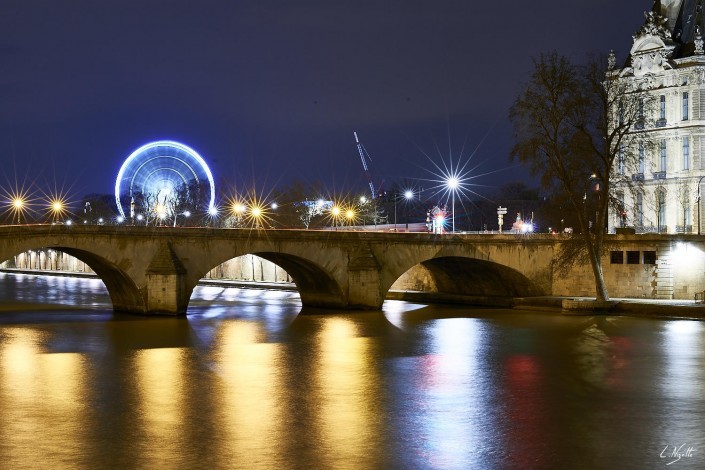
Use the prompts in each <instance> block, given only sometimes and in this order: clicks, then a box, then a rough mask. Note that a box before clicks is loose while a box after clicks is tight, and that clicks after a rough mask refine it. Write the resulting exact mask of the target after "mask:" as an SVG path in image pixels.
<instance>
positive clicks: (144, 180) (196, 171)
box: [115, 140, 215, 218]
mask: <svg viewBox="0 0 705 470" xmlns="http://www.w3.org/2000/svg"><path fill="white" fill-rule="evenodd" d="M115 202H116V203H117V208H118V211H119V212H120V215H121V216H122V217H128V216H129V217H130V218H134V217H135V214H136V213H138V214H139V213H140V212H142V211H149V210H152V209H153V208H154V207H157V206H159V207H169V209H168V210H169V211H170V212H171V211H175V210H177V209H176V208H177V207H179V208H181V209H184V208H188V209H190V210H198V209H202V210H212V209H213V208H214V206H215V185H214V183H213V175H212V174H211V171H210V169H209V168H208V165H207V164H206V162H205V161H204V160H203V158H201V156H200V155H199V154H198V153H196V151H195V150H193V149H192V148H190V147H187V146H186V145H183V144H180V143H178V142H172V141H168V140H161V141H158V142H152V143H149V144H147V145H143V146H142V147H140V148H138V149H137V150H135V151H134V152H132V154H131V155H130V156H129V157H127V159H126V160H125V163H123V164H122V167H121V168H120V172H119V173H118V176H117V179H116V180H115Z"/></svg>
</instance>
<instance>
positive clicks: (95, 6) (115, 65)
mask: <svg viewBox="0 0 705 470" xmlns="http://www.w3.org/2000/svg"><path fill="white" fill-rule="evenodd" d="M651 4H652V2H651V1H650V0H619V1H615V0H544V1H539V2H528V1H526V0H506V1H493V0H487V1H485V2H480V1H468V0H457V1H456V0H436V1H431V0H391V1H390V0H374V1H366V0H363V1H355V2H351V1H337V0H308V1H291V0H281V1H279V0H276V1H267V0H262V1H237V0H231V1H225V0H223V1H214V0H199V1H194V0H120V1H114V0H101V1H95V0H63V1H61V0H60V1H56V0H44V1H40V0H3V1H2V2H1V3H0V158H1V159H2V163H3V164H2V172H4V175H1V176H2V178H1V179H0V185H2V184H5V181H6V180H7V179H10V180H12V179H14V175H13V167H15V168H16V170H17V174H18V177H19V178H20V179H22V178H24V177H25V175H28V176H29V178H30V179H34V178H36V179H37V182H38V183H39V184H40V185H43V184H44V183H45V182H47V181H48V182H50V183H51V184H54V181H56V182H57V183H58V184H59V185H67V186H69V185H70V186H72V191H73V192H74V193H75V194H77V195H82V194H85V193H88V192H104V193H110V192H111V191H112V188H113V185H114V178H115V176H116V175H117V172H118V170H119V168H120V165H121V164H122V161H123V160H124V159H125V158H126V157H127V155H129V154H130V153H131V152H132V151H133V150H134V149H136V148H137V147H139V146H141V145H142V144H144V143H146V142H148V141H151V140H158V139H173V140H178V141H181V142H183V143H185V144H187V145H189V146H191V147H193V148H194V149H196V150H197V151H198V152H199V153H200V154H201V155H202V156H203V157H204V158H205V160H206V161H207V162H208V163H209V164H210V165H211V168H212V170H213V173H214V174H215V177H216V183H217V184H220V186H222V183H223V182H225V181H227V182H228V183H237V184H238V186H242V185H243V184H245V185H247V184H249V182H250V181H253V180H256V181H257V182H258V185H259V186H261V187H262V186H266V187H269V186H272V185H275V184H278V183H282V182H284V183H285V182H288V181H290V180H293V179H304V180H310V181H315V180H320V181H324V182H330V185H331V187H333V186H335V189H338V190H342V189H346V190H353V189H357V190H359V191H360V192H362V191H364V190H365V188H366V183H365V179H364V176H363V173H362V167H361V163H360V160H359V157H358V155H357V150H356V148H355V143H354V140H353V134H352V133H353V131H357V132H358V134H359V135H360V137H361V139H362V141H363V142H364V144H365V146H366V148H367V149H368V151H369V152H370V153H371V154H372V156H373V159H374V160H373V163H372V172H373V176H374V179H375V180H376V181H379V180H381V179H385V180H386V181H387V182H390V181H395V180H401V179H404V178H427V177H428V176H429V174H428V172H427V171H426V170H425V169H426V168H429V169H430V168H432V163H431V162H430V161H428V159H427V158H426V157H425V156H424V155H423V152H426V153H428V154H429V155H430V156H431V157H433V159H434V160H436V162H437V163H439V159H440V157H439V150H440V153H442V154H443V155H444V157H445V159H446V161H447V160H448V158H449V155H450V154H451V153H452V155H453V158H454V159H457V158H458V157H459V154H460V150H461V147H462V146H463V143H464V142H465V141H466V139H467V143H466V147H465V153H464V155H463V158H464V159H467V158H468V157H469V154H470V153H471V151H472V150H474V149H475V148H476V147H477V146H478V145H479V147H478V148H477V152H476V153H475V155H474V156H473V157H472V163H471V166H472V167H474V166H479V168H477V170H475V173H476V174H483V173H489V172H494V171H497V170H498V172H496V173H492V174H491V175H489V176H485V177H479V178H478V179H477V180H476V181H477V182H478V183H481V184H485V185H489V186H490V187H489V188H479V189H478V192H481V193H485V192H492V191H493V188H492V186H497V185H500V184H502V183H504V182H506V181H509V180H515V179H518V178H527V175H526V170H524V169H522V168H513V169H510V170H507V167H509V166H510V162H509V158H508V153H509V148H510V146H511V129H510V127H509V124H508V120H507V109H508V107H509V106H510V105H511V103H512V102H513V100H514V99H515V97H516V96H517V94H518V92H519V91H520V89H521V86H522V83H523V82H524V80H525V76H526V74H527V73H528V71H529V70H530V69H531V57H532V56H536V55H537V54H539V53H541V52H550V51H551V50H554V49H555V50H557V51H559V52H561V53H564V54H567V55H570V56H572V57H575V58H578V59H580V58H582V57H584V56H585V54H587V53H589V52H600V53H605V54H606V53H607V52H609V49H611V48H613V49H615V51H616V52H617V54H618V57H619V58H620V60H622V59H623V58H624V57H625V55H626V54H627V53H628V51H629V48H630V47H631V35H632V34H633V33H634V32H635V31H636V30H637V29H638V28H639V26H640V25H641V24H642V23H643V12H644V11H645V10H648V9H650V7H651ZM483 137H486V138H485V140H484V142H482V144H481V145H480V143H481V141H482V139H483ZM449 142H450V144H451V152H449ZM426 185H428V183H426ZM219 189H220V188H219Z"/></svg>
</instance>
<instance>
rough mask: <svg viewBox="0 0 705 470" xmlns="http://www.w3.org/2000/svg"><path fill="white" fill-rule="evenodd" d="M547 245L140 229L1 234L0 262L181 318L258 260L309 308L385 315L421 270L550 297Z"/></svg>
mask: <svg viewBox="0 0 705 470" xmlns="http://www.w3.org/2000/svg"><path fill="white" fill-rule="evenodd" d="M554 245H555V244H554V241H553V240H552V239H551V237H550V236H548V235H546V236H532V237H531V238H526V237H518V236H516V235H461V234H453V235H448V234H445V235H433V234H427V233H388V232H386V233H385V232H349V231H337V232H336V231H313V230H250V229H212V228H172V227H135V226H79V225H74V226H66V225H26V226H21V225H20V226H3V227H0V260H7V259H10V258H12V257H13V256H14V255H16V254H18V253H21V252H24V251H27V250H30V249H32V250H36V249H40V248H47V249H48V248H51V249H56V250H60V251H63V252H65V253H67V254H69V255H71V256H75V257H76V258H78V259H80V260H81V261H83V262H85V263H86V264H87V265H88V266H90V267H91V268H92V269H93V270H94V271H95V273H96V274H97V275H98V276H99V277H100V278H101V279H102V280H103V282H104V283H105V286H106V287H107V289H108V292H109V293H110V297H111V300H112V303H113V308H114V310H116V311H124V312H134V313H166V314H182V313H185V312H186V308H187V305H188V301H189V298H190V296H191V293H192V291H193V289H194V287H195V286H196V284H197V283H198V282H199V280H200V279H201V278H202V277H203V276H204V275H205V274H206V273H207V272H208V271H209V270H211V269H212V268H214V267H215V266H218V265H219V264H221V263H223V262H224V261H227V260H229V259H232V258H235V257H237V256H241V255H244V254H255V255H257V256H260V257H262V258H264V259H267V260H269V261H272V262H273V263H276V264H277V265H279V266H281V267H282V268H283V269H284V270H286V271H287V272H288V273H289V275H290V276H291V278H292V279H293V280H294V282H295V283H296V286H297V288H298V290H299V293H300V295H301V301H302V303H303V304H304V305H305V306H311V307H327V308H366V309H379V308H381V306H382V302H383V301H384V298H385V296H386V294H387V291H388V290H389V288H390V287H391V286H392V284H394V282H395V281H396V280H397V279H399V278H400V277H401V276H402V275H404V273H406V272H407V271H409V270H410V269H411V268H413V267H416V268H415V269H416V270H417V271H418V273H417V275H418V276H420V277H422V278H423V277H427V278H429V279H432V281H433V284H434V286H435V287H436V288H437V290H438V291H440V292H448V293H457V294H466V295H496V296H531V295H546V294H550V293H551V284H552V272H551V268H550V261H551V259H552V258H553V250H554Z"/></svg>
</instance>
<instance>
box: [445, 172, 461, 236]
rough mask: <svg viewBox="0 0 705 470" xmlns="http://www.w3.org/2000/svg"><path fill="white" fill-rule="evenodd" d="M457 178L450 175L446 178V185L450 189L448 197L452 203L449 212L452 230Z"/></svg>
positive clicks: (453, 229) (453, 228)
mask: <svg viewBox="0 0 705 470" xmlns="http://www.w3.org/2000/svg"><path fill="white" fill-rule="evenodd" d="M458 184H459V182H458V178H456V177H455V176H451V177H450V178H448V179H447V180H446V186H447V187H448V189H449V190H450V197H451V199H452V204H451V213H452V217H453V219H452V220H453V225H452V232H455V191H456V190H457V189H458Z"/></svg>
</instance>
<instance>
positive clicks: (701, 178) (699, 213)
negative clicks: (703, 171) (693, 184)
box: [698, 175, 705, 235]
mask: <svg viewBox="0 0 705 470" xmlns="http://www.w3.org/2000/svg"><path fill="white" fill-rule="evenodd" d="M704 178H705V175H704V176H701V177H700V179H699V180H698V235H700V226H701V225H702V224H701V223H700V217H701V216H702V214H701V212H700V183H702V181H703V179H704Z"/></svg>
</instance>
